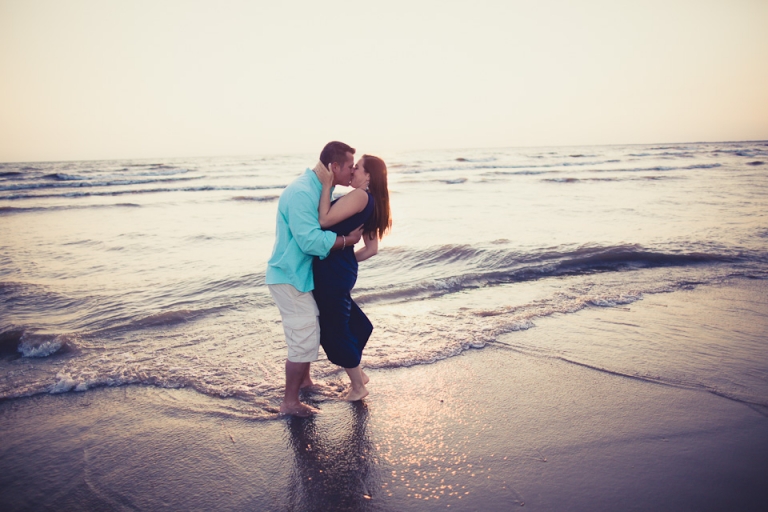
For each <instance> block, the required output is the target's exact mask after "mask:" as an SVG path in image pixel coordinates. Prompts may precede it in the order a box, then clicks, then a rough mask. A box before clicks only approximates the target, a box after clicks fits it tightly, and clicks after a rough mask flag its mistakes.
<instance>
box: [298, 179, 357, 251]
mask: <svg viewBox="0 0 768 512" xmlns="http://www.w3.org/2000/svg"><path fill="white" fill-rule="evenodd" d="M294 199H295V200H294V201H292V202H291V205H290V212H289V214H288V227H289V228H290V230H291V233H292V234H293V238H294V239H295V240H296V243H297V244H298V245H299V248H300V249H301V252H303V253H304V254H309V255H311V256H320V257H321V258H325V257H326V256H328V253H329V252H331V251H332V250H334V249H342V248H344V247H351V246H353V245H355V244H356V243H357V242H359V241H360V238H361V237H362V232H363V230H362V226H360V227H359V228H358V229H356V230H355V231H353V232H351V233H350V234H349V235H346V236H342V235H336V234H335V233H333V232H332V231H323V230H322V229H321V228H320V224H319V222H318V221H317V206H316V205H315V202H314V199H313V198H312V197H311V196H310V195H309V194H301V195H298V196H297V197H296V198H294Z"/></svg>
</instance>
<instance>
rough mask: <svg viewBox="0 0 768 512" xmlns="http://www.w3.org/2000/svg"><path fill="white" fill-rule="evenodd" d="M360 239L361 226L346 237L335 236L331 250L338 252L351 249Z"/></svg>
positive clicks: (361, 234) (361, 235)
mask: <svg viewBox="0 0 768 512" xmlns="http://www.w3.org/2000/svg"><path fill="white" fill-rule="evenodd" d="M361 238H363V226H360V227H359V228H357V229H356V230H354V231H352V232H351V233H350V234H348V235H346V236H341V235H336V242H335V243H334V244H333V247H331V250H332V251H338V250H339V249H344V248H346V247H352V246H353V245H355V244H356V243H357V242H359V241H360V239H361Z"/></svg>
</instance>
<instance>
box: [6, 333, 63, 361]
mask: <svg viewBox="0 0 768 512" xmlns="http://www.w3.org/2000/svg"><path fill="white" fill-rule="evenodd" d="M40 340H41V338H40V337H37V336H33V335H27V334H24V335H22V337H21V343H19V347H18V351H19V352H21V354H22V357H48V356H49V355H51V354H54V353H56V352H58V351H59V349H60V348H61V347H62V345H64V344H65V343H66V342H67V339H66V338H65V337H63V336H61V335H60V336H56V337H54V338H53V339H47V340H44V341H42V342H40Z"/></svg>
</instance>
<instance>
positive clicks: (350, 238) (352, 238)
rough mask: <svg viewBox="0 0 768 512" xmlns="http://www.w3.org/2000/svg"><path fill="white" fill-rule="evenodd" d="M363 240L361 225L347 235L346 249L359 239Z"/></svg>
mask: <svg viewBox="0 0 768 512" xmlns="http://www.w3.org/2000/svg"><path fill="white" fill-rule="evenodd" d="M361 238H363V226H362V225H361V226H360V227H359V228H357V229H356V230H354V231H352V232H351V233H350V234H348V235H347V247H350V246H352V245H355V244H356V243H357V242H359V241H360V239H361Z"/></svg>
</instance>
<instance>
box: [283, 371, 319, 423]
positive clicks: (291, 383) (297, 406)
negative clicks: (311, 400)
mask: <svg viewBox="0 0 768 512" xmlns="http://www.w3.org/2000/svg"><path fill="white" fill-rule="evenodd" d="M308 372H309V363H294V362H292V361H286V362H285V397H284V398H283V403H282V404H280V414H293V415H295V416H302V417H306V416H311V415H312V414H315V413H317V412H319V411H318V410H317V409H315V408H314V407H310V406H308V405H306V404H303V403H301V402H299V387H300V386H301V383H302V381H303V380H304V378H305V376H306V375H307V373H308Z"/></svg>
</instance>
